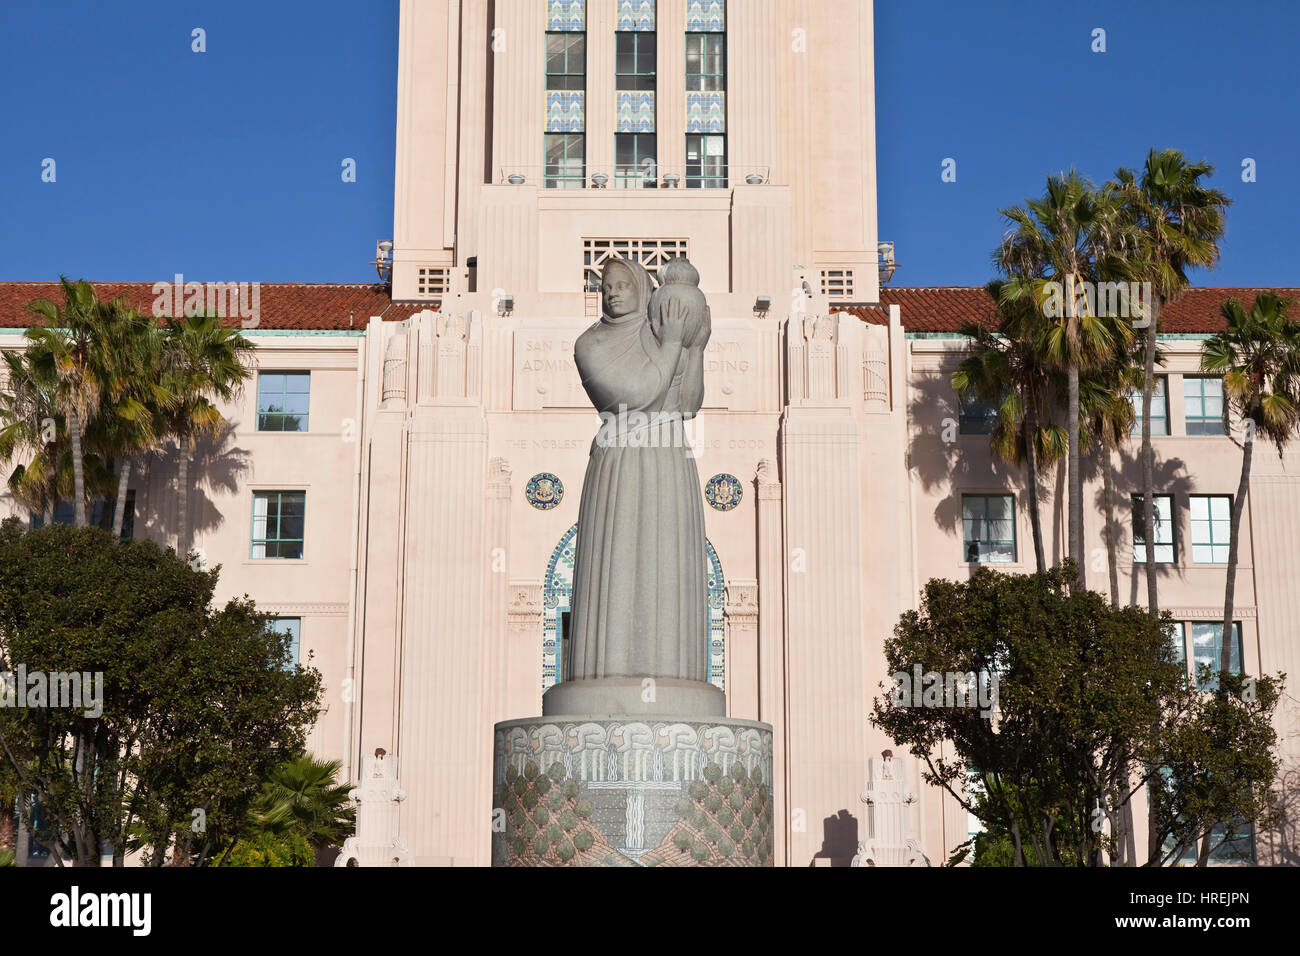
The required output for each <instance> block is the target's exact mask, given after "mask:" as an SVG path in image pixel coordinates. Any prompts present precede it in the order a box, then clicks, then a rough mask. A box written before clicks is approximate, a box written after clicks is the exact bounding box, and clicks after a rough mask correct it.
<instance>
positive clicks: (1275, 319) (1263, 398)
mask: <svg viewBox="0 0 1300 956" xmlns="http://www.w3.org/2000/svg"><path fill="white" fill-rule="evenodd" d="M1289 305H1290V303H1289V302H1287V301H1286V300H1284V299H1281V298H1279V297H1278V296H1277V295H1275V294H1274V293H1272V292H1261V293H1259V294H1258V295H1257V296H1255V303H1254V305H1253V306H1252V307H1251V309H1250V311H1249V312H1247V311H1246V309H1245V308H1244V307H1243V306H1242V304H1241V303H1240V302H1238V301H1237V300H1236V299H1229V300H1228V301H1227V302H1225V303H1223V306H1222V312H1223V318H1224V319H1225V320H1226V322H1227V327H1226V328H1225V329H1224V330H1223V331H1222V332H1219V333H1218V334H1216V335H1214V336H1212V337H1211V338H1210V339H1208V340H1207V341H1206V343H1205V346H1204V348H1203V350H1202V352H1201V368H1202V369H1203V370H1204V371H1207V372H1214V373H1217V374H1220V375H1222V376H1223V396H1224V398H1225V400H1226V401H1227V403H1228V406H1229V407H1230V408H1232V409H1235V411H1236V412H1237V414H1238V415H1240V416H1241V420H1242V422H1243V424H1244V426H1245V427H1244V435H1243V438H1242V451H1241V480H1240V481H1239V482H1238V483H1237V495H1236V497H1235V498H1233V500H1232V525H1231V531H1230V534H1229V538H1228V542H1229V543H1228V574H1227V583H1226V585H1225V587H1224V594H1223V638H1222V640H1221V641H1220V647H1221V651H1220V654H1221V658H1220V664H1219V667H1220V670H1223V671H1227V670H1229V669H1230V667H1231V653H1232V634H1233V629H1232V602H1233V597H1234V593H1235V589H1236V582H1237V545H1238V543H1239V539H1240V532H1241V513H1242V510H1243V508H1244V507H1245V503H1246V495H1247V493H1248V492H1249V491H1250V464H1251V457H1252V455H1253V453H1254V449H1255V435H1256V434H1259V435H1262V436H1263V437H1264V438H1266V439H1268V440H1269V441H1271V442H1273V444H1275V445H1276V446H1277V452H1278V455H1281V454H1282V450H1283V448H1284V447H1285V445H1286V443H1287V442H1288V441H1290V440H1291V439H1292V438H1293V437H1294V436H1295V433H1296V430H1297V428H1300V324H1298V323H1296V322H1293V321H1292V320H1290V319H1288V318H1287V317H1286V310H1287V307H1288V306H1289Z"/></svg>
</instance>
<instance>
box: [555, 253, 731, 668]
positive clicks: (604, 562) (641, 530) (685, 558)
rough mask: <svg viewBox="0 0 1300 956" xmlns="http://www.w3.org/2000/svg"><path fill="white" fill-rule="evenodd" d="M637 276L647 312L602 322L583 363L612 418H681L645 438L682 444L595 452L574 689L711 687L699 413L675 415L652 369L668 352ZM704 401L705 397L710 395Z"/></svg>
mask: <svg viewBox="0 0 1300 956" xmlns="http://www.w3.org/2000/svg"><path fill="white" fill-rule="evenodd" d="M627 265H628V267H629V268H630V270H631V272H632V273H633V275H634V276H635V279H636V284H637V292H638V294H639V296H640V299H639V307H638V309H637V311H635V312H633V313H632V314H630V315H626V316H622V317H621V318H617V319H611V318H609V317H605V318H603V319H602V320H601V321H600V322H599V323H598V324H596V325H594V326H592V327H591V328H590V329H588V330H587V331H586V332H584V333H583V334H582V335H581V336H580V337H579V338H578V341H577V343H576V346H575V349H574V357H575V359H576V361H577V365H578V371H579V373H580V374H581V375H582V384H583V387H584V388H586V390H587V395H588V396H589V397H590V398H591V401H592V403H593V404H594V405H595V406H596V409H597V411H599V412H602V413H605V414H606V416H617V415H618V414H619V413H620V411H626V412H627V413H628V414H629V415H630V414H631V413H633V412H643V413H645V414H646V415H647V416H648V417H649V418H650V420H651V421H653V420H654V414H655V413H656V412H668V413H678V415H677V416H676V417H677V418H678V422H679V423H678V424H677V425H676V426H675V427H672V428H667V429H665V428H656V429H650V430H649V431H650V434H649V435H647V436H646V438H647V440H646V442H645V443H646V444H647V445H649V444H653V443H654V441H655V436H658V438H659V444H661V445H662V444H664V441H663V438H664V437H665V436H675V438H676V440H675V441H672V442H670V443H669V444H671V445H672V446H674V447H630V446H629V445H628V443H627V442H626V441H615V442H614V443H612V444H610V443H608V442H602V440H601V438H600V437H599V436H598V437H597V439H596V441H594V442H593V443H592V447H591V459H590V462H589V463H588V465H587V475H586V478H585V480H584V482H583V486H582V504H581V507H580V510H579V512H578V542H577V552H576V555H575V559H574V572H573V598H572V600H573V604H572V606H573V611H572V614H573V618H572V627H571V631H570V659H569V661H568V662H567V663H566V665H565V672H566V673H565V678H566V679H570V680H571V679H592V678H601V677H639V676H652V677H657V678H680V679H683V680H696V681H704V680H707V679H708V659H709V657H708V641H709V630H708V599H707V594H708V589H707V579H706V576H705V567H704V563H705V539H704V507H703V504H702V503H701V499H700V477H699V472H698V471H697V469H696V467H695V459H694V458H693V457H692V456H691V454H690V449H689V448H688V447H685V442H683V441H681V440H680V438H681V434H682V431H681V427H680V419H681V418H682V417H694V415H695V413H697V412H698V411H699V409H698V408H690V409H687V408H680V407H672V406H671V405H670V402H671V403H678V402H679V401H680V399H679V397H678V396H679V395H680V392H681V391H683V390H682V389H676V388H671V387H670V386H671V385H672V381H671V380H672V378H673V375H672V370H670V371H669V373H668V374H667V375H666V376H665V375H662V374H661V373H660V371H659V369H658V368H656V366H655V364H654V362H652V361H651V355H652V354H654V352H656V351H657V350H658V347H659V346H658V343H657V341H656V339H655V337H654V333H653V331H652V330H651V327H650V322H649V320H648V319H647V315H646V310H647V308H648V306H649V302H650V292H651V280H650V277H649V275H648V274H647V273H646V271H645V269H644V268H642V267H641V265H640V264H639V263H627ZM701 347H702V346H701ZM674 365H676V363H674ZM688 374H692V373H689V372H688ZM695 374H702V373H699V372H697V373H695ZM686 391H690V390H686ZM694 394H701V395H702V394H703V390H702V388H701V389H698V390H696V391H695V392H694ZM608 420H609V419H608V417H607V418H606V421H608ZM629 424H630V423H629ZM619 437H620V438H621V437H622V436H619ZM635 441H636V439H635V438H633V439H632V442H633V443H635Z"/></svg>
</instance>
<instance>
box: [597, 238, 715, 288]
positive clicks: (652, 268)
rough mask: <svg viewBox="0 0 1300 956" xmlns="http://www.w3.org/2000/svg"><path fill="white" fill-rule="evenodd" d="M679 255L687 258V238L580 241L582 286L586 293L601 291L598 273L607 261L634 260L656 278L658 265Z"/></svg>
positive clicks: (688, 251) (688, 246)
mask: <svg viewBox="0 0 1300 956" xmlns="http://www.w3.org/2000/svg"><path fill="white" fill-rule="evenodd" d="M682 256H687V257H689V256H690V240H688V239H583V240H582V265H583V276H584V287H585V288H586V290H587V291H588V292H599V291H600V272H601V270H602V269H604V268H605V263H606V262H608V261H609V260H610V259H631V260H634V261H636V262H639V263H641V265H643V266H645V268H646V271H647V272H649V273H650V274H651V275H654V276H657V275H658V274H659V267H660V266H662V265H664V264H665V263H666V262H668V261H669V260H670V259H677V258H679V257H682Z"/></svg>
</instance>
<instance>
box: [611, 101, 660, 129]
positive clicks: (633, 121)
mask: <svg viewBox="0 0 1300 956" xmlns="http://www.w3.org/2000/svg"><path fill="white" fill-rule="evenodd" d="M615 116H616V118H617V125H616V126H615V132H618V133H653V132H654V131H655V95H654V93H633V92H621V93H619V94H618V100H617V110H616V113H615Z"/></svg>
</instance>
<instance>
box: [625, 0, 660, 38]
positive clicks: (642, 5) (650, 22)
mask: <svg viewBox="0 0 1300 956" xmlns="http://www.w3.org/2000/svg"><path fill="white" fill-rule="evenodd" d="M654 28H655V2H654V0H618V29H619V30H620V31H624V32H626V31H632V32H649V33H653V32H654Z"/></svg>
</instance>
